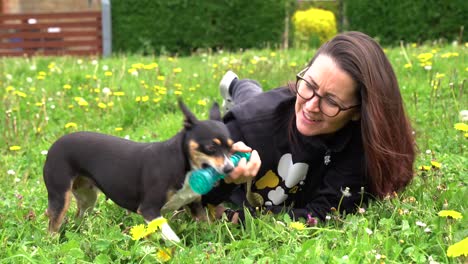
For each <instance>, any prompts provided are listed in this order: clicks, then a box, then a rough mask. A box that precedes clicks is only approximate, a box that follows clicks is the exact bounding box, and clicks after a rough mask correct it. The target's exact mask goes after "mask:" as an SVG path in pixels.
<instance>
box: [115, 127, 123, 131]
mask: <svg viewBox="0 0 468 264" xmlns="http://www.w3.org/2000/svg"><path fill="white" fill-rule="evenodd" d="M114 130H115V131H122V130H123V128H121V127H116V128H115V129H114Z"/></svg>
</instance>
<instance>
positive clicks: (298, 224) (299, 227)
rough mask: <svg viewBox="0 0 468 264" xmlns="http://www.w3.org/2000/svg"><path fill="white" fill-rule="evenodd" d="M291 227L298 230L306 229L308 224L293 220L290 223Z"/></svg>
mask: <svg viewBox="0 0 468 264" xmlns="http://www.w3.org/2000/svg"><path fill="white" fill-rule="evenodd" d="M289 227H291V228H293V229H296V230H304V229H305V228H306V226H305V225H304V224H303V223H301V222H291V223H290V224H289Z"/></svg>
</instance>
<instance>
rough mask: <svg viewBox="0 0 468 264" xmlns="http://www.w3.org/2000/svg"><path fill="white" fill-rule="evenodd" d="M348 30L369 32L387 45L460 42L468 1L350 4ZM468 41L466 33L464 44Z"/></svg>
mask: <svg viewBox="0 0 468 264" xmlns="http://www.w3.org/2000/svg"><path fill="white" fill-rule="evenodd" d="M343 3H344V4H345V16H346V19H347V21H348V25H345V29H346V30H358V31H362V32H365V33H367V34H369V35H371V36H373V37H376V38H378V39H379V40H380V42H381V43H382V44H385V45H396V44H398V43H399V41H400V40H403V41H405V42H424V41H427V40H439V39H445V40H448V41H454V40H459V37H460V28H461V27H462V26H463V27H465V31H466V23H467V21H468V4H467V2H466V0H450V1H446V0H424V1H408V0H346V1H344V2H343ZM467 40H468V34H467V32H464V34H463V36H462V41H463V42H466V41H467Z"/></svg>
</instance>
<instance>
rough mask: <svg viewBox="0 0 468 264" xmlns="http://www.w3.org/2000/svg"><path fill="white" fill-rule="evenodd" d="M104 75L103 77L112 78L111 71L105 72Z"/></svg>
mask: <svg viewBox="0 0 468 264" xmlns="http://www.w3.org/2000/svg"><path fill="white" fill-rule="evenodd" d="M104 75H105V76H112V72H111V71H106V72H104Z"/></svg>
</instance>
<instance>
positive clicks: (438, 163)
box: [431, 160, 442, 169]
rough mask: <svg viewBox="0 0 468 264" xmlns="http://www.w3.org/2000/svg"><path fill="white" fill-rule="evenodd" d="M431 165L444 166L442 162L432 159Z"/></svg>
mask: <svg viewBox="0 0 468 264" xmlns="http://www.w3.org/2000/svg"><path fill="white" fill-rule="evenodd" d="M431 165H432V167H434V168H437V169H440V168H441V167H442V164H441V163H440V162H437V161H435V160H433V161H431Z"/></svg>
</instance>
